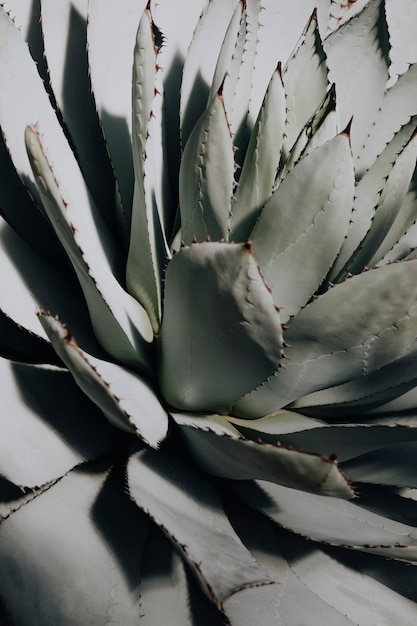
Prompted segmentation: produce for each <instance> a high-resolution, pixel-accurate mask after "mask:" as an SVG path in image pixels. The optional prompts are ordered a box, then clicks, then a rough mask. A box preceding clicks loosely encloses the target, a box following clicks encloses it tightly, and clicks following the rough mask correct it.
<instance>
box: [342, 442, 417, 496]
mask: <svg viewBox="0 0 417 626" xmlns="http://www.w3.org/2000/svg"><path fill="white" fill-rule="evenodd" d="M416 453H417V443H416V442H415V441H408V442H406V443H399V444H396V445H392V444H391V445H389V446H387V447H385V448H380V449H379V450H375V451H373V452H368V453H367V454H364V455H361V456H359V457H357V458H355V459H352V460H351V461H348V462H346V463H344V464H343V467H344V470H345V471H346V472H347V473H348V475H349V476H351V478H352V480H355V481H356V482H364V483H371V484H379V485H392V486H394V487H413V488H415V487H417V478H416V474H417V472H416V469H417V467H416V465H417V454H416Z"/></svg>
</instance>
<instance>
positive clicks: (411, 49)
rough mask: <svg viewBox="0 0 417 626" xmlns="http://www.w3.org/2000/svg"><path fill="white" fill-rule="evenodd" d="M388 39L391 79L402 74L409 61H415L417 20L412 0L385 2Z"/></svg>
mask: <svg viewBox="0 0 417 626" xmlns="http://www.w3.org/2000/svg"><path fill="white" fill-rule="evenodd" d="M385 12H386V15H387V22H388V30H389V39H390V45H391V49H390V61H391V65H390V68H389V71H390V77H391V80H394V81H395V79H396V78H397V76H398V75H400V74H404V73H405V72H406V71H407V70H408V67H409V65H410V64H411V63H415V62H416V61H417V43H416V39H415V36H414V28H415V24H416V20H417V15H416V5H415V4H414V2H413V0H399V1H398V2H385Z"/></svg>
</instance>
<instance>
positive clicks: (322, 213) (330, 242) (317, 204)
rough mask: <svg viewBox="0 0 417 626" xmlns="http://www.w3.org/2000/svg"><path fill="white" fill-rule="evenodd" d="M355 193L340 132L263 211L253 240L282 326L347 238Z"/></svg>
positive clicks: (348, 154) (288, 180) (318, 282)
mask: <svg viewBox="0 0 417 626" xmlns="http://www.w3.org/2000/svg"><path fill="white" fill-rule="evenodd" d="M353 194H354V174H353V162H352V154H351V151H350V145H349V138H348V137H347V136H346V135H345V134H341V135H338V136H337V137H335V138H334V139H332V140H330V141H328V142H326V143H325V144H324V145H323V146H322V147H321V148H318V149H317V150H315V151H314V152H312V153H311V154H310V155H308V156H306V157H305V158H304V159H303V160H302V161H301V162H300V163H298V164H297V165H296V167H295V168H294V169H293V170H292V171H291V172H290V173H289V174H288V175H287V176H286V178H285V179H284V180H283V181H282V183H281V184H280V185H279V187H278V189H277V190H276V191H275V192H274V193H273V195H272V197H271V199H270V200H269V201H268V202H267V204H266V206H265V208H264V209H263V211H262V213H261V215H260V217H259V219H258V221H257V223H256V225H255V228H254V229H253V231H252V233H251V236H250V239H251V240H252V242H253V247H254V252H255V255H256V257H257V259H258V263H259V265H260V267H261V269H262V272H263V274H264V276H265V281H266V282H267V283H268V284H269V285H271V289H272V296H273V298H274V302H275V304H277V305H278V306H279V307H282V308H283V311H282V312H281V318H282V321H283V322H286V321H287V320H288V319H289V318H290V317H291V316H293V315H295V314H296V313H297V312H298V311H299V310H300V309H301V308H302V307H303V306H304V305H305V304H306V302H308V300H309V299H310V298H311V296H312V295H313V294H314V292H315V291H316V290H317V289H318V288H319V286H320V285H321V283H322V281H323V280H324V278H325V276H326V274H327V272H328V271H329V268H330V267H331V265H332V263H333V261H334V259H335V257H336V255H337V253H338V252H339V250H340V247H341V245H342V243H343V240H344V237H345V235H346V231H347V228H348V224H349V219H350V215H351V210H352V204H353ZM323 238H324V240H325V241H326V245H325V246H324V247H322V248H321V252H320V254H317V250H318V248H319V246H320V245H321V243H322V241H323ZM307 259H308V262H306V260H307Z"/></svg>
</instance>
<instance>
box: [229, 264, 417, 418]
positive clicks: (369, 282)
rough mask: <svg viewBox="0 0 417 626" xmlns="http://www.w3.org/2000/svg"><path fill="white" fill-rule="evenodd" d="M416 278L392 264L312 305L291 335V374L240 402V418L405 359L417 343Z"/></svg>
mask: <svg viewBox="0 0 417 626" xmlns="http://www.w3.org/2000/svg"><path fill="white" fill-rule="evenodd" d="M416 272H417V262H414V261H407V262H404V263H400V264H392V265H386V266H384V267H381V268H379V269H375V270H371V271H370V272H365V273H363V274H361V275H359V276H356V277H353V278H350V279H349V280H347V281H345V282H344V283H342V284H340V285H337V286H336V287H333V288H332V289H330V290H329V291H327V292H326V293H325V294H324V295H322V296H320V297H319V298H318V299H317V300H315V301H313V302H311V303H310V304H309V305H308V306H307V307H306V308H305V309H303V310H302V311H301V312H300V313H298V315H297V316H295V317H294V318H293V320H292V327H291V328H290V329H289V330H288V331H287V332H286V333H285V340H286V341H287V342H288V343H289V344H291V346H292V347H291V349H288V357H289V360H288V362H287V363H286V364H285V367H283V366H282V367H280V368H279V369H278V371H277V372H276V373H275V375H274V376H272V377H271V378H269V379H268V380H267V381H266V382H265V383H264V384H263V385H262V386H260V387H258V389H256V390H255V391H253V392H252V393H250V394H247V396H245V397H243V398H242V399H241V400H239V402H237V403H236V405H235V406H234V408H233V412H234V414H236V415H239V416H241V417H248V416H253V417H261V416H262V415H267V414H269V413H272V412H274V411H276V410H277V409H279V408H281V407H283V406H285V405H287V404H289V403H290V402H293V401H294V400H296V399H297V398H298V397H302V396H304V395H306V394H307V393H312V392H313V391H318V390H319V389H325V388H327V387H331V386H334V385H337V384H342V383H345V382H348V381H351V380H353V379H360V377H361V376H362V375H366V374H371V373H372V372H373V371H377V370H378V369H379V368H380V367H382V366H383V365H385V364H386V363H388V364H389V363H390V361H392V360H394V359H395V358H397V357H400V356H403V355H405V356H406V353H407V351H408V350H410V349H412V346H413V343H414V342H415V333H414V327H415V324H416V321H415V320H416V317H415V315H416V313H417V307H416V298H417V291H416ZM346 302H348V303H349V306H346ZM413 337H414V338H413ZM397 342H398V343H397Z"/></svg>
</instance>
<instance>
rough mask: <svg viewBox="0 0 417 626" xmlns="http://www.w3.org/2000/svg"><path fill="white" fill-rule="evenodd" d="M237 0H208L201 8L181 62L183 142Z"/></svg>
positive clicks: (201, 106)
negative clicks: (183, 63)
mask: <svg viewBox="0 0 417 626" xmlns="http://www.w3.org/2000/svg"><path fill="white" fill-rule="evenodd" d="M237 3H238V0H233V1H231V2H224V0H212V1H211V2H206V3H205V5H204V7H203V12H202V14H201V17H200V20H199V22H198V24H197V27H196V30H195V32H194V36H193V39H192V41H191V44H190V48H189V51H188V54H187V58H186V61H185V65H184V71H183V79H182V85H181V139H182V142H183V146H185V145H186V143H187V141H188V138H189V136H190V134H191V131H192V130H193V128H194V127H195V125H196V123H197V121H198V120H199V118H200V117H201V115H202V114H203V113H204V111H205V110H206V107H207V104H208V96H209V92H210V85H211V84H212V82H213V75H214V71H215V67H216V63H217V59H218V55H219V52H220V49H221V45H222V42H223V38H224V35H225V33H226V29H227V25H228V24H229V22H230V20H231V19H232V16H233V13H234V10H235V7H236V5H237ZM208 44H209V45H208Z"/></svg>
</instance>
